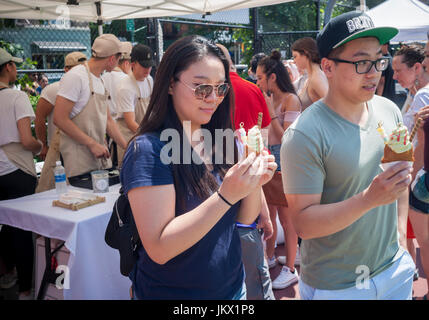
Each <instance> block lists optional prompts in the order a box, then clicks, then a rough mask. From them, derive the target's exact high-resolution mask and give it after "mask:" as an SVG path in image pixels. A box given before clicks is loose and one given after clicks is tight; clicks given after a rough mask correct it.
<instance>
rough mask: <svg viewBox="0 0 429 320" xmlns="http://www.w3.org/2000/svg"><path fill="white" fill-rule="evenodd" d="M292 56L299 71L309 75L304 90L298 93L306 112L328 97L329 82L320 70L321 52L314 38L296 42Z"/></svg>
mask: <svg viewBox="0 0 429 320" xmlns="http://www.w3.org/2000/svg"><path fill="white" fill-rule="evenodd" d="M292 55H293V59H294V61H295V64H296V66H297V67H298V69H299V70H301V71H303V72H305V73H307V81H306V83H305V85H304V88H303V89H302V90H301V91H300V92H298V96H299V98H300V99H301V104H302V110H305V109H306V108H308V107H309V106H310V105H311V104H312V103H313V102H316V101H317V100H319V99H321V98H323V97H324V96H325V95H326V93H327V92H328V80H327V79H326V76H325V74H324V73H323V71H322V69H320V57H319V52H318V49H317V45H316V41H315V40H314V39H313V38H309V37H305V38H301V39H298V40H296V41H295V42H294V43H293V45H292Z"/></svg>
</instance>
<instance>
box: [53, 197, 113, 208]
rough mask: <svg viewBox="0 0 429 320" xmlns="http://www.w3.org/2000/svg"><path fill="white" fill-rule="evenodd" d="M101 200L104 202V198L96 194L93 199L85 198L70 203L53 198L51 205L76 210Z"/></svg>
mask: <svg viewBox="0 0 429 320" xmlns="http://www.w3.org/2000/svg"><path fill="white" fill-rule="evenodd" d="M101 202H106V198H105V197H99V196H97V197H96V198H95V199H93V200H86V201H82V202H78V203H71V204H67V203H63V202H61V201H60V200H54V201H52V205H53V206H54V207H61V208H65V209H69V210H73V211H77V210H79V209H83V208H86V207H90V206H93V205H95V204H97V203H101Z"/></svg>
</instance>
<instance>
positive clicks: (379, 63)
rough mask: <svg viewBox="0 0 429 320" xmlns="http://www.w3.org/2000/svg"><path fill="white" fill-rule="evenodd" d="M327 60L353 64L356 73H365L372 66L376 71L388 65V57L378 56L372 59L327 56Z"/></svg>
mask: <svg viewBox="0 0 429 320" xmlns="http://www.w3.org/2000/svg"><path fill="white" fill-rule="evenodd" d="M329 60H332V61H336V62H343V63H350V64H354V65H355V68H356V73H359V74H365V73H368V72H369V71H370V70H371V68H372V66H375V70H377V71H384V70H386V69H387V67H388V66H389V60H390V58H380V59H377V60H374V61H372V60H359V61H348V60H342V59H337V58H329Z"/></svg>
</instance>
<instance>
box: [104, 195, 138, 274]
mask: <svg viewBox="0 0 429 320" xmlns="http://www.w3.org/2000/svg"><path fill="white" fill-rule="evenodd" d="M119 193H120V195H119V198H118V199H117V200H116V202H115V204H114V205H113V211H112V215H111V216H110V220H109V223H108V224H107V228H106V233H105V236H104V239H105V241H106V243H107V244H108V245H109V246H110V247H112V248H113V249H117V250H119V255H120V269H121V274H123V275H124V276H128V275H129V274H130V272H131V270H132V269H133V267H134V265H135V263H136V261H137V250H138V249H139V248H140V247H141V245H142V243H141V241H140V236H139V233H138V231H137V227H136V224H135V222H134V217H133V213H132V211H131V206H130V202H129V201H128V198H127V196H126V195H125V194H124V192H123V190H122V188H121V190H120V191H119Z"/></svg>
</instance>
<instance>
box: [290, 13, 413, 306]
mask: <svg viewBox="0 0 429 320" xmlns="http://www.w3.org/2000/svg"><path fill="white" fill-rule="evenodd" d="M397 32H398V30H397V29H395V28H390V27H377V28H376V27H374V24H373V22H372V21H371V18H370V17H369V16H368V15H366V14H365V13H362V12H349V13H346V14H342V15H340V16H337V17H336V18H334V19H333V20H331V21H330V22H329V23H328V24H327V25H326V26H325V28H324V29H323V30H322V31H321V32H320V33H319V35H318V37H317V45H318V49H319V54H320V56H321V58H322V61H321V67H322V70H323V71H324V73H325V74H326V77H327V78H328V82H329V90H328V94H327V95H326V96H325V98H323V99H321V100H319V101H317V102H315V103H313V104H312V105H311V106H310V107H309V108H308V109H306V110H305V112H303V113H302V114H301V116H300V118H299V119H298V120H297V121H295V122H294V123H293V124H292V125H291V126H290V127H289V128H288V130H287V131H286V132H285V134H284V136H283V140H282V148H281V167H282V170H284V172H285V175H284V177H283V186H284V192H285V194H286V197H287V201H288V204H289V208H290V211H291V214H292V220H293V223H294V226H295V230H296V231H297V233H298V235H299V236H300V237H301V238H302V239H303V241H302V244H301V275H300V283H299V289H300V295H301V298H302V299H310V300H311V299H314V300H319V299H352V300H355V299H395V300H396V299H411V294H412V282H413V273H414V268H415V266H414V262H413V260H412V258H411V257H410V255H409V254H408V252H406V250H405V249H404V248H406V243H405V241H406V239H405V231H406V217H407V208H408V191H407V190H408V185H409V184H410V182H411V175H410V173H411V168H410V166H409V164H408V162H404V161H402V162H399V163H397V164H396V165H393V166H392V167H390V168H388V169H385V170H383V169H382V168H381V167H380V160H381V158H382V156H383V150H384V141H383V139H382V138H381V137H380V135H379V133H378V132H377V126H378V123H379V122H380V121H381V122H382V123H383V126H384V128H385V130H386V132H388V133H390V132H392V131H393V129H394V128H396V127H397V124H398V123H399V122H401V121H402V118H401V113H400V111H399V109H398V108H397V107H396V105H395V104H394V103H392V102H391V101H390V100H388V99H386V98H384V97H380V96H376V95H375V92H376V89H377V84H378V81H379V80H380V77H381V73H382V71H383V70H384V69H385V68H386V67H387V65H388V59H386V58H384V57H383V56H382V51H381V44H383V43H385V42H387V41H389V40H390V39H391V38H393V37H394V36H395V35H396V34H397ZM398 231H399V235H400V237H398Z"/></svg>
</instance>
